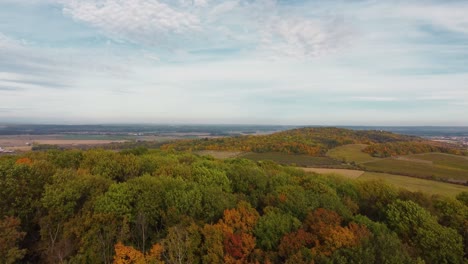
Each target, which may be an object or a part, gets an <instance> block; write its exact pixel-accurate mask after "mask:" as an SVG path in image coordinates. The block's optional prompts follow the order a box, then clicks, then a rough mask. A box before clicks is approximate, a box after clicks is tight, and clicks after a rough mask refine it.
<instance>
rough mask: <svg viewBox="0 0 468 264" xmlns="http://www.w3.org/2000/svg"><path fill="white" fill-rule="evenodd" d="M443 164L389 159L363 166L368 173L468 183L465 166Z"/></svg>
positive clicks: (467, 173) (467, 172)
mask: <svg viewBox="0 0 468 264" xmlns="http://www.w3.org/2000/svg"><path fill="white" fill-rule="evenodd" d="M422 157H424V156H418V158H422ZM441 163H442V164H441ZM441 163H439V162H438V161H435V162H433V163H425V162H420V161H418V160H411V159H409V158H408V159H397V158H388V159H382V160H378V161H373V162H368V163H365V164H362V165H361V166H362V167H363V168H364V169H365V170H367V171H374V172H385V173H391V174H400V175H407V176H413V177H418V178H428V179H435V180H442V181H451V182H459V183H465V182H467V181H468V169H464V166H465V165H464V164H458V163H457V164H451V163H449V162H441Z"/></svg>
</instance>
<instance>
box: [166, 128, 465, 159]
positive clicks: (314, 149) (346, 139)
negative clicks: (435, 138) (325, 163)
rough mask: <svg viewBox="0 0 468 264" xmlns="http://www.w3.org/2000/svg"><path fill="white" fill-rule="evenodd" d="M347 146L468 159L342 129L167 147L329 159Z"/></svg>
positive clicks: (425, 144) (390, 136) (380, 153)
mask: <svg viewBox="0 0 468 264" xmlns="http://www.w3.org/2000/svg"><path fill="white" fill-rule="evenodd" d="M347 144H368V145H370V146H369V147H368V148H366V149H365V150H364V152H366V153H369V154H371V155H373V156H375V157H390V156H396V155H407V154H416V153H425V152H443V153H450V154H457V155H467V154H468V153H466V151H462V150H460V149H456V148H454V147H453V146H449V145H444V144H441V143H436V142H432V141H428V140H425V139H423V138H419V137H415V136H406V135H400V134H395V133H391V132H386V131H380V130H361V131H355V130H349V129H342V128H300V129H293V130H287V131H283V132H277V133H274V134H271V135H263V136H238V137H222V138H214V139H213V138H211V139H208V138H206V139H199V140H177V141H175V142H173V143H169V144H165V145H163V146H162V148H163V149H167V150H171V149H173V150H191V151H193V150H224V151H225V150H230V151H245V152H256V153H264V152H282V153H288V154H306V155H311V156H325V154H326V153H327V151H328V150H330V149H332V148H335V147H338V146H343V145H347Z"/></svg>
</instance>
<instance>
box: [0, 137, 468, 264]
mask: <svg viewBox="0 0 468 264" xmlns="http://www.w3.org/2000/svg"><path fill="white" fill-rule="evenodd" d="M322 132H323V133H322V134H321V135H320V134H316V133H312V130H311V132H310V133H305V134H304V133H301V132H300V131H299V130H293V131H290V132H284V133H283V132H281V133H277V134H274V135H272V136H261V137H255V138H254V137H242V138H233V139H232V138H226V139H213V140H199V141H184V142H182V143H174V144H170V145H167V146H166V147H165V148H164V149H165V150H148V149H146V148H142V147H140V148H136V149H129V150H124V151H120V152H115V151H107V150H87V151H80V150H66V151H63V150H47V151H38V152H28V153H25V154H23V155H20V156H2V157H0V256H2V257H1V261H0V263H316V264H319V263H395V264H401V263H466V261H467V256H468V255H467V253H468V243H467V242H468V232H467V230H468V192H462V193H460V194H459V195H458V196H457V198H456V199H454V198H448V197H442V196H428V195H425V194H423V193H412V192H408V191H405V190H400V189H395V188H394V187H391V186H389V185H386V184H385V183H383V182H379V181H355V180H348V179H344V178H341V177H334V176H322V175H318V174H313V173H305V172H304V171H301V170H298V169H295V168H291V167H284V166H280V165H277V164H276V163H273V162H261V161H260V162H254V161H250V160H246V159H238V158H236V159H226V160H215V159H213V158H210V157H201V156H198V155H195V154H192V153H188V152H183V151H181V152H179V151H176V150H185V149H187V150H188V149H198V148H206V149H234V148H235V149H245V150H248V151H272V150H275V151H286V152H291V153H308V154H311V155H321V154H322V153H323V152H324V151H326V150H327V149H329V148H331V147H333V146H338V145H343V144H349V143H355V142H367V143H371V144H373V143H375V144H377V143H383V144H391V143H392V142H397V141H411V140H412V137H406V136H399V135H395V134H391V133H386V132H378V131H374V132H351V131H344V130H343V131H337V130H333V129H330V130H328V131H327V130H324V131H322ZM326 135H328V136H326ZM281 142H284V143H281ZM392 146H393V145H392ZM416 147H419V145H416ZM372 151H375V150H372ZM392 151H393V150H392Z"/></svg>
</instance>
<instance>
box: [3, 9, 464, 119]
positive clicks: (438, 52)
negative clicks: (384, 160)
mask: <svg viewBox="0 0 468 264" xmlns="http://www.w3.org/2000/svg"><path fill="white" fill-rule="evenodd" d="M466 14H468V1H430V0H426V1H411V0H409V1H375V0H374V1H364V0H363V1H359V0H354V1H335V0H330V1H299V0H291V1H287V0H276V1H274V0H258V1H257V0H233V1H217V0H0V122H22V123H25V122H26V123H31V122H32V123H70V124H72V123H224V124H226V123H242V124H247V123H249V124H292V125H468V15H466Z"/></svg>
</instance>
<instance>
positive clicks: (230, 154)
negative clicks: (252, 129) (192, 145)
mask: <svg viewBox="0 0 468 264" xmlns="http://www.w3.org/2000/svg"><path fill="white" fill-rule="evenodd" d="M194 153H195V154H198V155H200V156H212V157H213V158H215V159H229V158H235V157H239V156H241V155H243V152H240V151H218V150H200V151H195V152H194Z"/></svg>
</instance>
